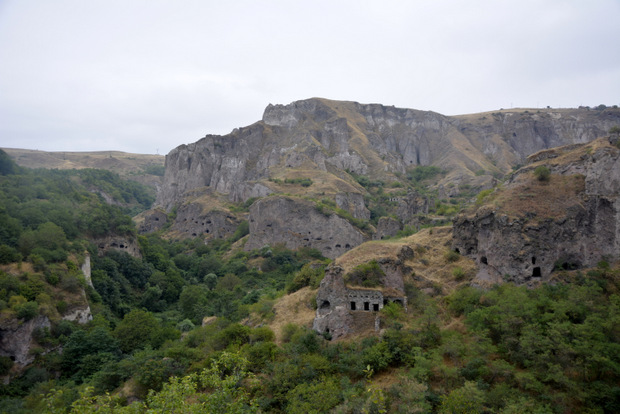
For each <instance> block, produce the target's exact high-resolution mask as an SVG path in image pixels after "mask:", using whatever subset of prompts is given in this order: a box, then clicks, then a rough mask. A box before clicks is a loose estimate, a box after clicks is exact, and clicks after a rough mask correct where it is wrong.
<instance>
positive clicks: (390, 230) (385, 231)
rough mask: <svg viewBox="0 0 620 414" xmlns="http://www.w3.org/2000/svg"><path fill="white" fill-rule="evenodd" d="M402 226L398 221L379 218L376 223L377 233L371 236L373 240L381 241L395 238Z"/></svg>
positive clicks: (390, 218)
mask: <svg viewBox="0 0 620 414" xmlns="http://www.w3.org/2000/svg"><path fill="white" fill-rule="evenodd" d="M402 228H403V226H402V224H401V222H400V221H398V220H396V219H393V218H392V217H381V218H380V219H379V222H378V223H377V231H376V232H375V234H373V235H372V239H373V240H383V239H385V238H389V237H393V236H396V234H397V233H398V232H399V231H400V230H402Z"/></svg>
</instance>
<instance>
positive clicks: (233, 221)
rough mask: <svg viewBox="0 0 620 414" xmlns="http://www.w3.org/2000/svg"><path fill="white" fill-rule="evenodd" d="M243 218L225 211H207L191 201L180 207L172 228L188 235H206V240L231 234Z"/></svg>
mask: <svg viewBox="0 0 620 414" xmlns="http://www.w3.org/2000/svg"><path fill="white" fill-rule="evenodd" d="M240 222H241V220H240V219H239V218H237V217H236V216H234V215H232V214H229V213H227V212H224V211H219V210H211V211H208V210H207V211H205V210H204V209H203V208H202V206H201V205H200V204H197V203H189V204H184V205H182V206H180V207H179V209H178V211H177V218H176V220H175V222H174V224H173V225H172V230H173V231H175V232H177V233H181V234H183V235H185V236H186V237H197V236H204V238H205V240H210V239H223V238H226V237H229V236H231V235H232V234H233V233H234V232H235V230H236V229H237V226H239V223H240Z"/></svg>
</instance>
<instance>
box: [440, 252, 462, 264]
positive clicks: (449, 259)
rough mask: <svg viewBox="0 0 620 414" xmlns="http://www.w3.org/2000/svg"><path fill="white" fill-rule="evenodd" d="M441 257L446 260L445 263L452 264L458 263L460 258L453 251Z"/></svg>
mask: <svg viewBox="0 0 620 414" xmlns="http://www.w3.org/2000/svg"><path fill="white" fill-rule="evenodd" d="M443 257H444V258H445V259H446V261H447V262H450V263H453V262H458V261H459V259H460V258H461V255H460V254H459V253H458V252H456V251H454V250H448V251H446V253H445V254H444V256H443Z"/></svg>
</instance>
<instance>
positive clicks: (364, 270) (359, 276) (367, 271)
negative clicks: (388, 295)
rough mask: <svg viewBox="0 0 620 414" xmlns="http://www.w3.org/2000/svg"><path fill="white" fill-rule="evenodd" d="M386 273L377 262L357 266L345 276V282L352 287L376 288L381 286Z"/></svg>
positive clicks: (372, 261)
mask: <svg viewBox="0 0 620 414" xmlns="http://www.w3.org/2000/svg"><path fill="white" fill-rule="evenodd" d="M383 276H385V273H384V272H383V270H382V269H381V266H379V263H377V261H376V260H371V261H370V262H368V263H363V264H361V265H358V266H356V267H355V268H354V269H353V270H352V271H351V272H350V273H348V274H347V275H346V276H345V280H346V281H347V282H348V283H350V284H352V285H361V286H364V287H375V286H379V285H380V284H381V279H382V278H383Z"/></svg>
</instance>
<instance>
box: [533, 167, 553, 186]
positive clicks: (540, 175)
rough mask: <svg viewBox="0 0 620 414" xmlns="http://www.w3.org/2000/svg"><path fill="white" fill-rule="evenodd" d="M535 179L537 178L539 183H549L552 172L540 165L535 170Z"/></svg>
mask: <svg viewBox="0 0 620 414" xmlns="http://www.w3.org/2000/svg"><path fill="white" fill-rule="evenodd" d="M534 177H536V179H537V180H538V181H542V182H547V181H549V178H550V177H551V171H550V170H549V168H547V167H545V166H544V165H539V166H538V167H536V169H535V170H534Z"/></svg>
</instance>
